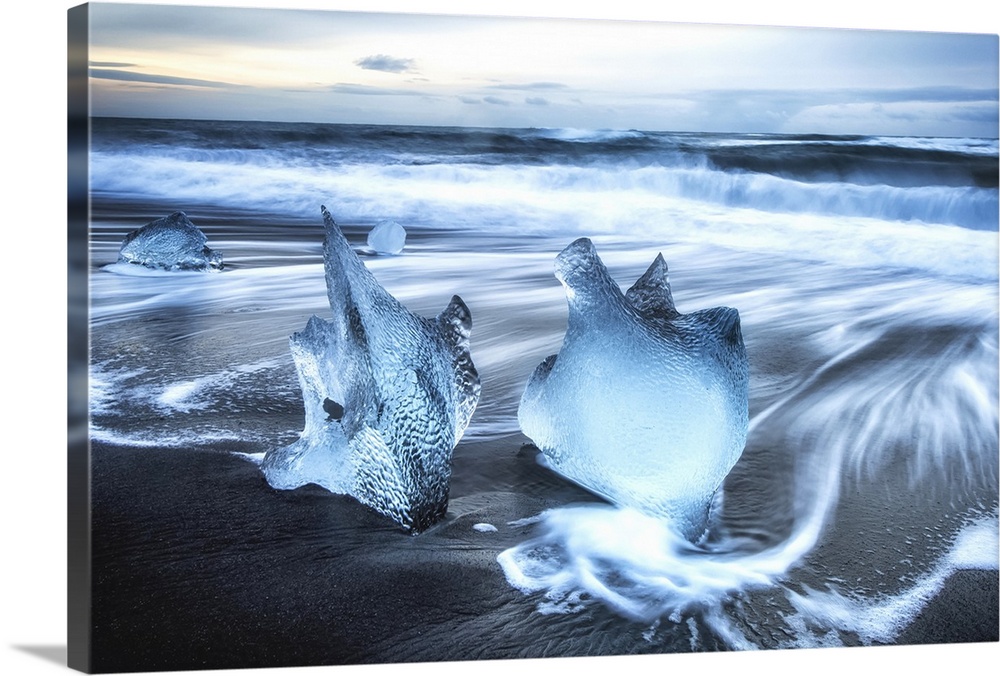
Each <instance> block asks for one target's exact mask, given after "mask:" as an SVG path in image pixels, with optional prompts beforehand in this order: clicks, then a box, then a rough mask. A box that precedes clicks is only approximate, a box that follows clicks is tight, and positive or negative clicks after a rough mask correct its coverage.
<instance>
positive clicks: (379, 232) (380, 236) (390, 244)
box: [368, 221, 406, 254]
mask: <svg viewBox="0 0 1000 676" xmlns="http://www.w3.org/2000/svg"><path fill="white" fill-rule="evenodd" d="M368 246H369V247H371V248H372V249H373V250H374V251H376V252H377V253H384V254H398V253H400V252H402V250H403V247H404V246H406V230H405V229H404V228H403V226H401V225H400V224H399V223H397V222H396V221H379V222H378V223H376V224H375V227H374V228H372V229H371V231H370V232H369V233H368Z"/></svg>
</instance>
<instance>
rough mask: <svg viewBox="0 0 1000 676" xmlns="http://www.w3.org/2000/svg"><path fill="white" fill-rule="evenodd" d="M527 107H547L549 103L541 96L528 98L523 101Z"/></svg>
mask: <svg viewBox="0 0 1000 676" xmlns="http://www.w3.org/2000/svg"><path fill="white" fill-rule="evenodd" d="M524 102H525V103H527V104H528V105H529V106H547V105H549V102H548V100H547V99H543V98H542V97H541V96H529V97H528V98H526V99H525V100H524Z"/></svg>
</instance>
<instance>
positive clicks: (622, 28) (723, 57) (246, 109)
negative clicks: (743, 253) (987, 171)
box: [91, 4, 997, 137]
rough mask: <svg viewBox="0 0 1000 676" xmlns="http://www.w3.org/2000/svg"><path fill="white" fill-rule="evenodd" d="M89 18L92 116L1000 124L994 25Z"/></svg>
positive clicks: (237, 13) (185, 15)
mask: <svg viewBox="0 0 1000 676" xmlns="http://www.w3.org/2000/svg"><path fill="white" fill-rule="evenodd" d="M91 12H92V14H91V17H92V18H91V27H92V51H91V63H92V68H91V85H92V101H93V106H94V113H95V115H103V116H123V117H136V116H139V117H142V116H152V117H177V118H185V117H190V118H204V119H233V118H235V119H255V120H273V121H303V122H307V121H308V122H355V123H358V122H360V123H364V122H368V123H375V124H417V125H470V126H501V127H503V126H506V127H579V128H610V129H630V128H632V129H662V130H675V131H684V130H689V131H750V132H793V133H803V132H805V133H812V132H815V133H882V134H920V135H956V136H962V135H971V136H990V137H992V136H996V135H997V119H996V115H995V111H996V104H997V38H996V36H994V35H973V34H935V33H917V32H908V33H904V32H892V31H847V30H835V29H809V28H768V27H760V26H727V25H708V24H676V23H675V24H671V23H662V22H638V21H592V20H552V19H513V18H498V17H493V18H487V17H459V16H444V15H415V14H414V15H399V14H387V13H381V14H380V13H357V12H320V11H307V10H280V9H275V10H261V9H253V10H246V11H241V10H238V9H234V8H225V7H184V6H150V5H146V6H143V5H115V4H96V5H93V6H92V9H91ZM861 125H863V127H862V126H861Z"/></svg>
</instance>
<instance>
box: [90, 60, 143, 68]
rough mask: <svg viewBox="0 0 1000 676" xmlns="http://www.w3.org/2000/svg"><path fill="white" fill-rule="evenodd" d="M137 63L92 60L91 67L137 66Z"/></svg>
mask: <svg viewBox="0 0 1000 676" xmlns="http://www.w3.org/2000/svg"><path fill="white" fill-rule="evenodd" d="M137 65H139V64H136V63H124V62H121V61H91V62H90V67H91V68H135V67H136V66H137Z"/></svg>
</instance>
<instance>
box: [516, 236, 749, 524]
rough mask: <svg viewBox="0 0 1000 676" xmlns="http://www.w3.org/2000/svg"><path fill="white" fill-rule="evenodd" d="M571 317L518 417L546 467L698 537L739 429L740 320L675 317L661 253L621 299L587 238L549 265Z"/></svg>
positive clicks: (732, 314) (733, 457)
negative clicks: (563, 295) (556, 350)
mask: <svg viewBox="0 0 1000 676" xmlns="http://www.w3.org/2000/svg"><path fill="white" fill-rule="evenodd" d="M555 268H556V277H557V278H558V279H559V281H560V282H562V284H563V286H564V287H565V290H566V296H567V299H568V303H569V319H568V325H567V329H566V336H565V338H564V340H563V344H562V348H561V349H560V351H559V354H558V355H553V356H550V357H548V358H547V359H546V360H545V361H543V362H542V363H541V364H540V365H539V366H538V367H537V368H536V369H535V372H534V374H533V375H532V376H531V378H530V380H529V382H528V384H527V387H526V388H525V391H524V394H523V396H522V398H521V403H520V407H519V408H518V422H519V423H520V426H521V429H522V430H523V431H524V433H525V434H526V435H527V436H528V437H530V438H531V440H532V441H533V442H534V443H535V445H536V446H538V448H539V449H540V450H541V451H542V453H543V454H544V457H545V459H546V461H547V464H548V465H549V466H550V467H551V468H552V469H554V470H555V471H557V472H559V473H560V474H562V475H564V476H565V477H567V478H569V479H571V480H572V481H574V482H576V483H579V484H581V485H582V486H584V487H585V488H587V489H589V490H591V491H593V492H595V493H598V494H600V495H602V496H604V497H606V498H608V499H609V500H611V501H612V502H614V503H616V504H618V505H621V506H628V507H633V508H636V509H639V510H641V511H643V512H645V513H647V514H651V515H655V516H662V517H666V518H668V519H669V520H670V521H671V522H672V524H673V525H674V527H675V528H676V529H677V530H679V531H680V532H681V533H683V534H684V535H685V536H686V537H687V538H688V539H691V540H694V539H697V538H698V537H699V536H700V535H701V534H702V533H703V532H704V530H705V527H706V525H707V520H708V512H709V510H710V506H711V503H712V500H713V496H714V495H715V492H716V491H717V490H718V488H719V486H720V485H721V484H722V481H723V480H724V479H725V477H726V475H727V474H728V473H729V470H730V469H732V467H733V465H734V464H736V461H737V460H738V459H739V457H740V455H741V453H742V452H743V447H744V445H745V443H746V436H747V427H748V396H749V367H748V363H747V357H746V350H745V348H744V345H743V337H742V335H741V332H740V319H739V313H738V312H737V311H736V310H735V309H732V308H724V307H720V308H712V309H709V310H700V311H698V312H692V313H690V314H683V315H682V314H680V313H679V312H678V311H677V309H676V308H675V307H674V302H673V297H672V295H671V292H670V284H669V280H668V277H667V265H666V263H665V262H664V260H663V257H662V256H661V255H658V256H657V257H656V260H654V261H653V264H652V265H650V267H649V269H648V270H647V271H646V273H645V274H644V275H643V276H642V277H640V278H639V280H638V281H637V282H636V283H635V285H633V286H632V288H630V289H629V290H628V292H627V293H626V294H625V295H622V292H621V290H620V289H619V287H618V285H617V284H616V283H615V281H614V280H613V279H612V278H611V276H610V275H609V274H608V270H607V268H606V267H605V266H604V263H603V262H602V261H601V259H600V258H599V257H598V255H597V252H596V250H595V249H594V245H593V244H592V243H591V241H590V240H589V239H586V238H583V239H578V240H576V241H575V242H573V243H572V244H570V245H569V246H568V247H566V249H564V250H563V251H562V253H560V254H559V255H558V257H557V258H556V266H555Z"/></svg>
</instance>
